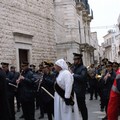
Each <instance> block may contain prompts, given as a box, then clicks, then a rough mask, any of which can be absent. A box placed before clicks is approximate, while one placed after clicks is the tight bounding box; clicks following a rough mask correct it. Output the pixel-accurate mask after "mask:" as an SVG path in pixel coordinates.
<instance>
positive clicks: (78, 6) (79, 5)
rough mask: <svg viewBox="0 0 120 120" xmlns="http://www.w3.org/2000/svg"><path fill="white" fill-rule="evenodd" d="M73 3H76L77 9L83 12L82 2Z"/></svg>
mask: <svg viewBox="0 0 120 120" xmlns="http://www.w3.org/2000/svg"><path fill="white" fill-rule="evenodd" d="M75 2H76V7H77V9H79V10H83V9H84V8H85V4H84V2H83V0H75Z"/></svg>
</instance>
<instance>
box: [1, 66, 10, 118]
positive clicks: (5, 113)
mask: <svg viewBox="0 0 120 120" xmlns="http://www.w3.org/2000/svg"><path fill="white" fill-rule="evenodd" d="M6 88H7V87H6V75H5V72H4V71H3V70H2V69H1V68H0V120H10V119H9V117H10V112H9V107H8V99H7V89H6Z"/></svg>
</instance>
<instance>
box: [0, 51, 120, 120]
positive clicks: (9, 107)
mask: <svg viewBox="0 0 120 120" xmlns="http://www.w3.org/2000/svg"><path fill="white" fill-rule="evenodd" d="M73 55H74V58H73V60H74V63H73V64H70V63H69V62H66V61H65V60H63V59H59V60H57V61H56V62H55V63H50V62H46V61H44V62H42V63H41V64H40V65H39V69H38V70H36V66H35V65H34V64H31V65H29V63H28V62H27V61H23V62H22V63H21V70H20V72H16V69H15V66H10V70H9V63H5V62H2V63H1V65H2V67H1V68H0V120H15V119H16V118H15V98H16V105H17V112H20V110H21V111H22V113H23V115H22V116H21V117H20V118H24V119H25V120H35V109H40V117H39V118H38V119H42V118H44V113H47V116H48V120H53V118H54V120H66V119H67V120H80V114H81V116H82V119H83V120H88V109H87V106H86V102H85V99H86V98H85V94H86V88H89V89H88V91H89V92H90V100H93V97H95V99H96V100H97V99H98V97H99V98H100V110H101V111H104V110H105V111H106V116H105V117H104V118H103V119H102V120H118V115H119V111H120V109H119V108H120V106H119V104H120V101H119V100H120V99H119V97H120V69H119V64H118V63H117V62H113V63H112V62H110V61H108V59H103V60H102V63H101V65H98V66H97V67H96V66H95V65H94V64H92V65H90V66H89V67H88V68H87V67H85V66H84V65H83V60H82V54H77V53H73ZM20 108H21V109H20Z"/></svg>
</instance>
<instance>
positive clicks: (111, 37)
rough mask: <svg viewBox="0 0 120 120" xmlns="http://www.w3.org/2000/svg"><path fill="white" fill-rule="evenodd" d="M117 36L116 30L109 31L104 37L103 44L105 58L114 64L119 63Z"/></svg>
mask: <svg viewBox="0 0 120 120" xmlns="http://www.w3.org/2000/svg"><path fill="white" fill-rule="evenodd" d="M115 36H116V32H115V31H114V30H109V31H108V33H107V34H106V35H105V36H104V37H103V38H104V43H102V46H103V48H104V57H105V58H108V60H110V61H112V62H114V61H117V53H116V39H115Z"/></svg>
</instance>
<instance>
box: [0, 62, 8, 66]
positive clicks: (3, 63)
mask: <svg viewBox="0 0 120 120" xmlns="http://www.w3.org/2000/svg"><path fill="white" fill-rule="evenodd" d="M1 65H7V66H8V65H9V63H6V62H1Z"/></svg>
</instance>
